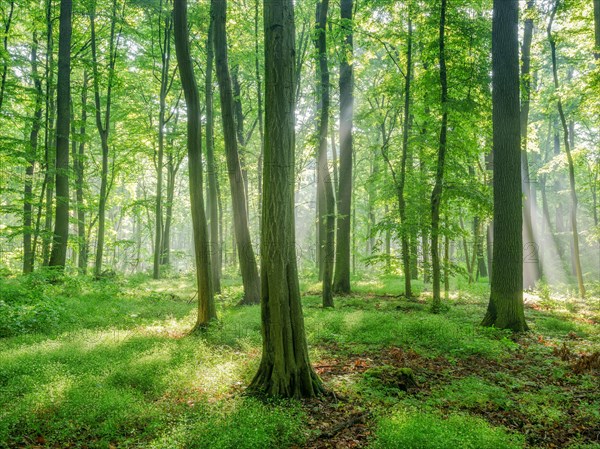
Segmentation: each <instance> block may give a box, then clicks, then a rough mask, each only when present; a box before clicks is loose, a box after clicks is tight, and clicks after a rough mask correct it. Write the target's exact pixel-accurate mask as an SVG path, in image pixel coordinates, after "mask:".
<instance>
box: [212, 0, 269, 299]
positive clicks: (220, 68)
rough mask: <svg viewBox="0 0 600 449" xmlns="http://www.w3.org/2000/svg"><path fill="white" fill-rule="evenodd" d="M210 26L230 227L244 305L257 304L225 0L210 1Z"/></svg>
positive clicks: (255, 265)
mask: <svg viewBox="0 0 600 449" xmlns="http://www.w3.org/2000/svg"><path fill="white" fill-rule="evenodd" d="M211 10H212V13H211V15H212V26H213V33H214V36H213V38H214V48H215V62H216V69H217V80H218V82H219V92H220V97H221V118H222V122H223V137H224V139H225V155H226V157H227V167H228V174H229V184H230V186H231V201H232V209H233V225H234V232H235V241H236V245H237V250H238V258H239V262H240V271H241V272H242V282H243V284H244V299H243V300H242V303H243V304H258V303H259V302H260V279H259V276H258V268H257V264H256V258H255V257H254V249H253V248H252V241H251V239H250V230H249V228H248V210H247V207H246V205H247V202H246V188H245V182H244V177H243V173H242V168H241V165H240V158H239V151H238V150H239V146H238V141H237V139H236V126H235V118H234V113H235V111H234V98H233V91H232V84H231V76H230V74H229V66H228V61H227V31H226V27H225V25H226V14H227V2H226V1H225V0H212V2H211Z"/></svg>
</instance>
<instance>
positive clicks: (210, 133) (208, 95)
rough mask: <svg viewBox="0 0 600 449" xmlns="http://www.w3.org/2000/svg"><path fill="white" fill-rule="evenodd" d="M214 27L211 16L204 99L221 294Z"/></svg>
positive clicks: (212, 234)
mask: <svg viewBox="0 0 600 449" xmlns="http://www.w3.org/2000/svg"><path fill="white" fill-rule="evenodd" d="M213 61H214V25H213V18H212V14H211V18H210V25H209V29H208V36H207V38H206V77H205V79H204V97H205V100H206V172H207V181H208V190H207V195H206V202H207V203H208V205H207V206H208V231H209V234H208V235H209V241H210V259H211V267H212V281H213V289H214V291H215V293H220V292H221V240H220V238H219V212H218V200H217V197H218V192H217V170H216V166H215V155H214V148H215V145H214V144H215V142H214V129H215V128H214V122H215V120H214V108H213V64H214V62H213Z"/></svg>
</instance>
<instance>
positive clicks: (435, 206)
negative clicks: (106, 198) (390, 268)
mask: <svg viewBox="0 0 600 449" xmlns="http://www.w3.org/2000/svg"><path fill="white" fill-rule="evenodd" d="M445 35H446V0H442V6H441V11H440V37H439V60H440V85H441V91H442V94H441V105H442V127H441V130H440V143H439V148H438V160H437V169H436V175H435V185H434V187H433V192H432V193H431V268H432V273H433V306H432V310H433V312H435V313H437V312H439V311H440V306H441V297H440V255H439V243H438V242H439V240H438V238H439V232H440V229H439V228H440V207H441V203H442V189H443V184H444V165H445V162H444V161H445V159H446V140H447V135H446V134H447V132H448V81H447V75H446V51H445V46H446V39H445Z"/></svg>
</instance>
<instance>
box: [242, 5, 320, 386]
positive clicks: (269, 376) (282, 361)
mask: <svg viewBox="0 0 600 449" xmlns="http://www.w3.org/2000/svg"><path fill="white" fill-rule="evenodd" d="M264 22H265V25H264V27H265V155H264V165H263V168H264V170H263V173H264V178H263V215H262V228H261V268H262V269H261V271H262V288H261V320H262V338H263V352H262V358H261V362H260V366H259V368H258V372H257V373H256V375H255V376H254V379H253V380H252V383H251V384H250V387H249V389H250V390H251V391H256V392H261V393H264V394H267V395H269V396H284V397H311V396H315V395H318V394H320V393H322V392H323V386H322V384H321V381H320V379H319V378H318V376H317V375H316V373H315V372H314V371H313V369H312V367H311V366H310V361H309V358H308V346H307V343H306V336H305V332H304V318H303V316H302V303H301V298H300V287H299V283H298V271H297V266H296V247H295V227H294V172H295V160H294V159H295V158H294V150H295V131H294V113H295V101H294V94H295V79H294V74H295V67H294V65H295V58H294V56H295V55H294V52H295V29H294V7H293V1H292V0H265V1H264Z"/></svg>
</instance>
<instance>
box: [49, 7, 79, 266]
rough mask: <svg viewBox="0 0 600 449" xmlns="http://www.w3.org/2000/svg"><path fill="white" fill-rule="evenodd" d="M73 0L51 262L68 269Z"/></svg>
mask: <svg viewBox="0 0 600 449" xmlns="http://www.w3.org/2000/svg"><path fill="white" fill-rule="evenodd" d="M72 8H73V5H72V2H71V0H61V2H60V22H59V23H60V25H59V38H58V81H57V97H56V108H57V109H56V111H57V116H56V215H55V218H54V240H53V243H52V252H51V253H50V262H49V264H48V265H49V266H51V267H58V268H60V269H61V270H64V268H65V263H66V259H67V241H68V239H69V133H70V131H71V110H70V102H71V31H72V25H71V14H72Z"/></svg>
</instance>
